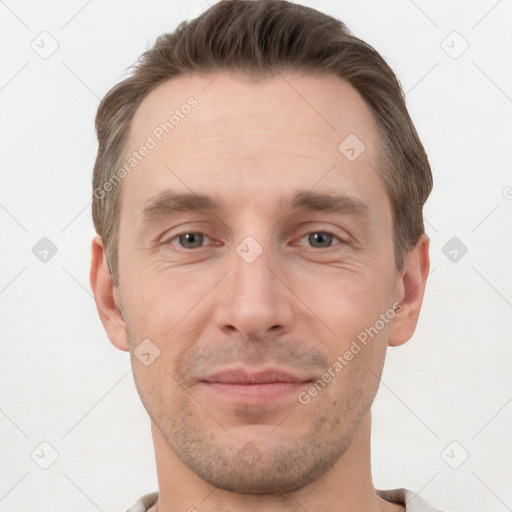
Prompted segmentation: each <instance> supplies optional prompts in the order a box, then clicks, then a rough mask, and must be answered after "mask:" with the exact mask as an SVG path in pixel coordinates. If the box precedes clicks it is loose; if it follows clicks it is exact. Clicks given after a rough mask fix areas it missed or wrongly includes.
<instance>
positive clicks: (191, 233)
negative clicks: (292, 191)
mask: <svg viewBox="0 0 512 512" xmlns="http://www.w3.org/2000/svg"><path fill="white" fill-rule="evenodd" d="M314 233H319V234H322V235H328V236H332V238H333V240H337V241H338V244H334V245H329V246H327V247H311V246H310V247H309V248H310V249H319V250H322V251H323V252H327V251H329V250H333V249H335V248H336V247H337V246H338V245H341V244H346V243H347V242H346V241H345V240H342V239H341V238H340V237H339V236H336V235H335V234H334V233H333V232H332V231H328V230H318V229H317V230H313V231H308V232H306V233H304V234H303V235H302V236H300V237H299V238H298V239H297V240H302V239H303V238H305V237H308V236H309V235H312V234H314ZM183 235H203V236H204V237H205V238H206V239H208V240H212V239H211V238H210V237H209V236H208V235H205V234H204V233H202V232H200V231H183V232H182V233H178V234H177V235H174V236H173V237H172V238H169V239H167V240H166V241H164V242H163V243H164V244H171V245H175V244H172V242H173V241H174V240H176V239H179V238H180V237H181V236H183ZM178 247H180V249H183V250H185V251H194V250H196V249H201V248H203V247H205V245H201V246H199V247H193V248H186V247H183V246H180V245H178Z"/></svg>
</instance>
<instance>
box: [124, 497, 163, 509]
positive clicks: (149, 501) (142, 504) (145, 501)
mask: <svg viewBox="0 0 512 512" xmlns="http://www.w3.org/2000/svg"><path fill="white" fill-rule="evenodd" d="M157 500H158V492H150V493H149V494H144V495H143V496H141V497H140V498H139V499H138V500H137V501H136V502H135V503H134V504H133V505H132V506H131V507H130V508H127V509H126V511H125V512H150V508H151V507H152V506H153V505H155V504H156V502H157Z"/></svg>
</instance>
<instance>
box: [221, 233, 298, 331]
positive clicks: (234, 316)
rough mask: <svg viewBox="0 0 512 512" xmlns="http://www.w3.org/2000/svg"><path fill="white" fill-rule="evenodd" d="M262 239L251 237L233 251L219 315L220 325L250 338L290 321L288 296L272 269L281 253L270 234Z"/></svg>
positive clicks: (276, 266) (223, 287)
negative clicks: (275, 247) (277, 250)
mask: <svg viewBox="0 0 512 512" xmlns="http://www.w3.org/2000/svg"><path fill="white" fill-rule="evenodd" d="M259 238H260V240H261V241H262V243H260V242H259V241H258V240H257V239H256V238H255V237H253V236H248V237H246V238H245V239H243V240H242V242H240V243H239V244H238V245H237V246H236V248H235V250H234V251H233V254H232V255H231V262H230V267H231V268H232V270H231V272H230V273H229V275H228V276H227V279H225V280H223V286H222V289H221V290H220V293H221V297H220V300H219V303H218V307H217V314H216V321H217V324H218V327H219V328H221V329H224V330H225V329H230V330H233V329H236V330H237V331H240V332H242V333H243V334H244V335H245V336H247V337H259V336H262V335H263V334H264V333H265V332H266V331H267V330H269V329H274V330H276V329H277V328H278V327H281V329H285V328H286V326H288V325H289V323H290V321H291V308H290V304H289V301H288V299H289V298H287V297H286V293H285V292H284V290H283V288H284V287H283V284H282V283H281V282H280V281H279V279H277V278H276V277H275V275H274V272H276V270H272V268H273V267H274V268H276V269H277V268H278V267H279V264H278V259H277V258H278V256H277V255H276V251H274V250H273V248H272V246H271V240H270V237H269V236H266V237H265V241H263V236H261V237H259Z"/></svg>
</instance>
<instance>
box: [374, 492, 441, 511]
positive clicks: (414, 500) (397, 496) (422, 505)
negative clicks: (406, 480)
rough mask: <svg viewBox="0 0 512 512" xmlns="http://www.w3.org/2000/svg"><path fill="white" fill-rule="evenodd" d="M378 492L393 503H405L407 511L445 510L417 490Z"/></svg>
mask: <svg viewBox="0 0 512 512" xmlns="http://www.w3.org/2000/svg"><path fill="white" fill-rule="evenodd" d="M377 494H378V495H379V496H380V497H381V498H383V499H385V500H387V501H390V502H391V503H399V504H400V505H405V509H406V512H443V511H442V510H440V509H437V508H434V507H432V506H431V505H429V504H428V503H427V502H426V501H425V500H423V499H422V498H420V496H419V495H418V494H416V493H415V492H412V491H409V490H408V489H393V490H390V491H380V490H378V491H377Z"/></svg>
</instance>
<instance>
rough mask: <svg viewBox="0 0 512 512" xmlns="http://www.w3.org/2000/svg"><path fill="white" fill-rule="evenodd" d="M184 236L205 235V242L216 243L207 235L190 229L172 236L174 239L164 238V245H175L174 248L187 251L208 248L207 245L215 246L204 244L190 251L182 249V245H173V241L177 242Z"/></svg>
mask: <svg viewBox="0 0 512 512" xmlns="http://www.w3.org/2000/svg"><path fill="white" fill-rule="evenodd" d="M183 235H203V237H204V240H203V242H206V239H207V240H209V241H210V242H213V241H214V240H213V238H211V237H210V236H208V235H207V234H206V233H203V232H202V231H193V230H191V229H189V230H186V231H181V232H180V233H176V234H174V235H172V237H166V238H164V239H163V240H162V243H163V244H171V245H174V246H176V247H179V248H180V249H183V250H185V251H193V250H197V249H201V248H202V247H206V246H207V245H215V244H208V243H203V244H202V245H200V246H199V247H193V248H192V249H188V248H186V247H182V246H181V245H179V243H176V244H175V243H172V242H173V240H176V238H179V237H180V236H183Z"/></svg>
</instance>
